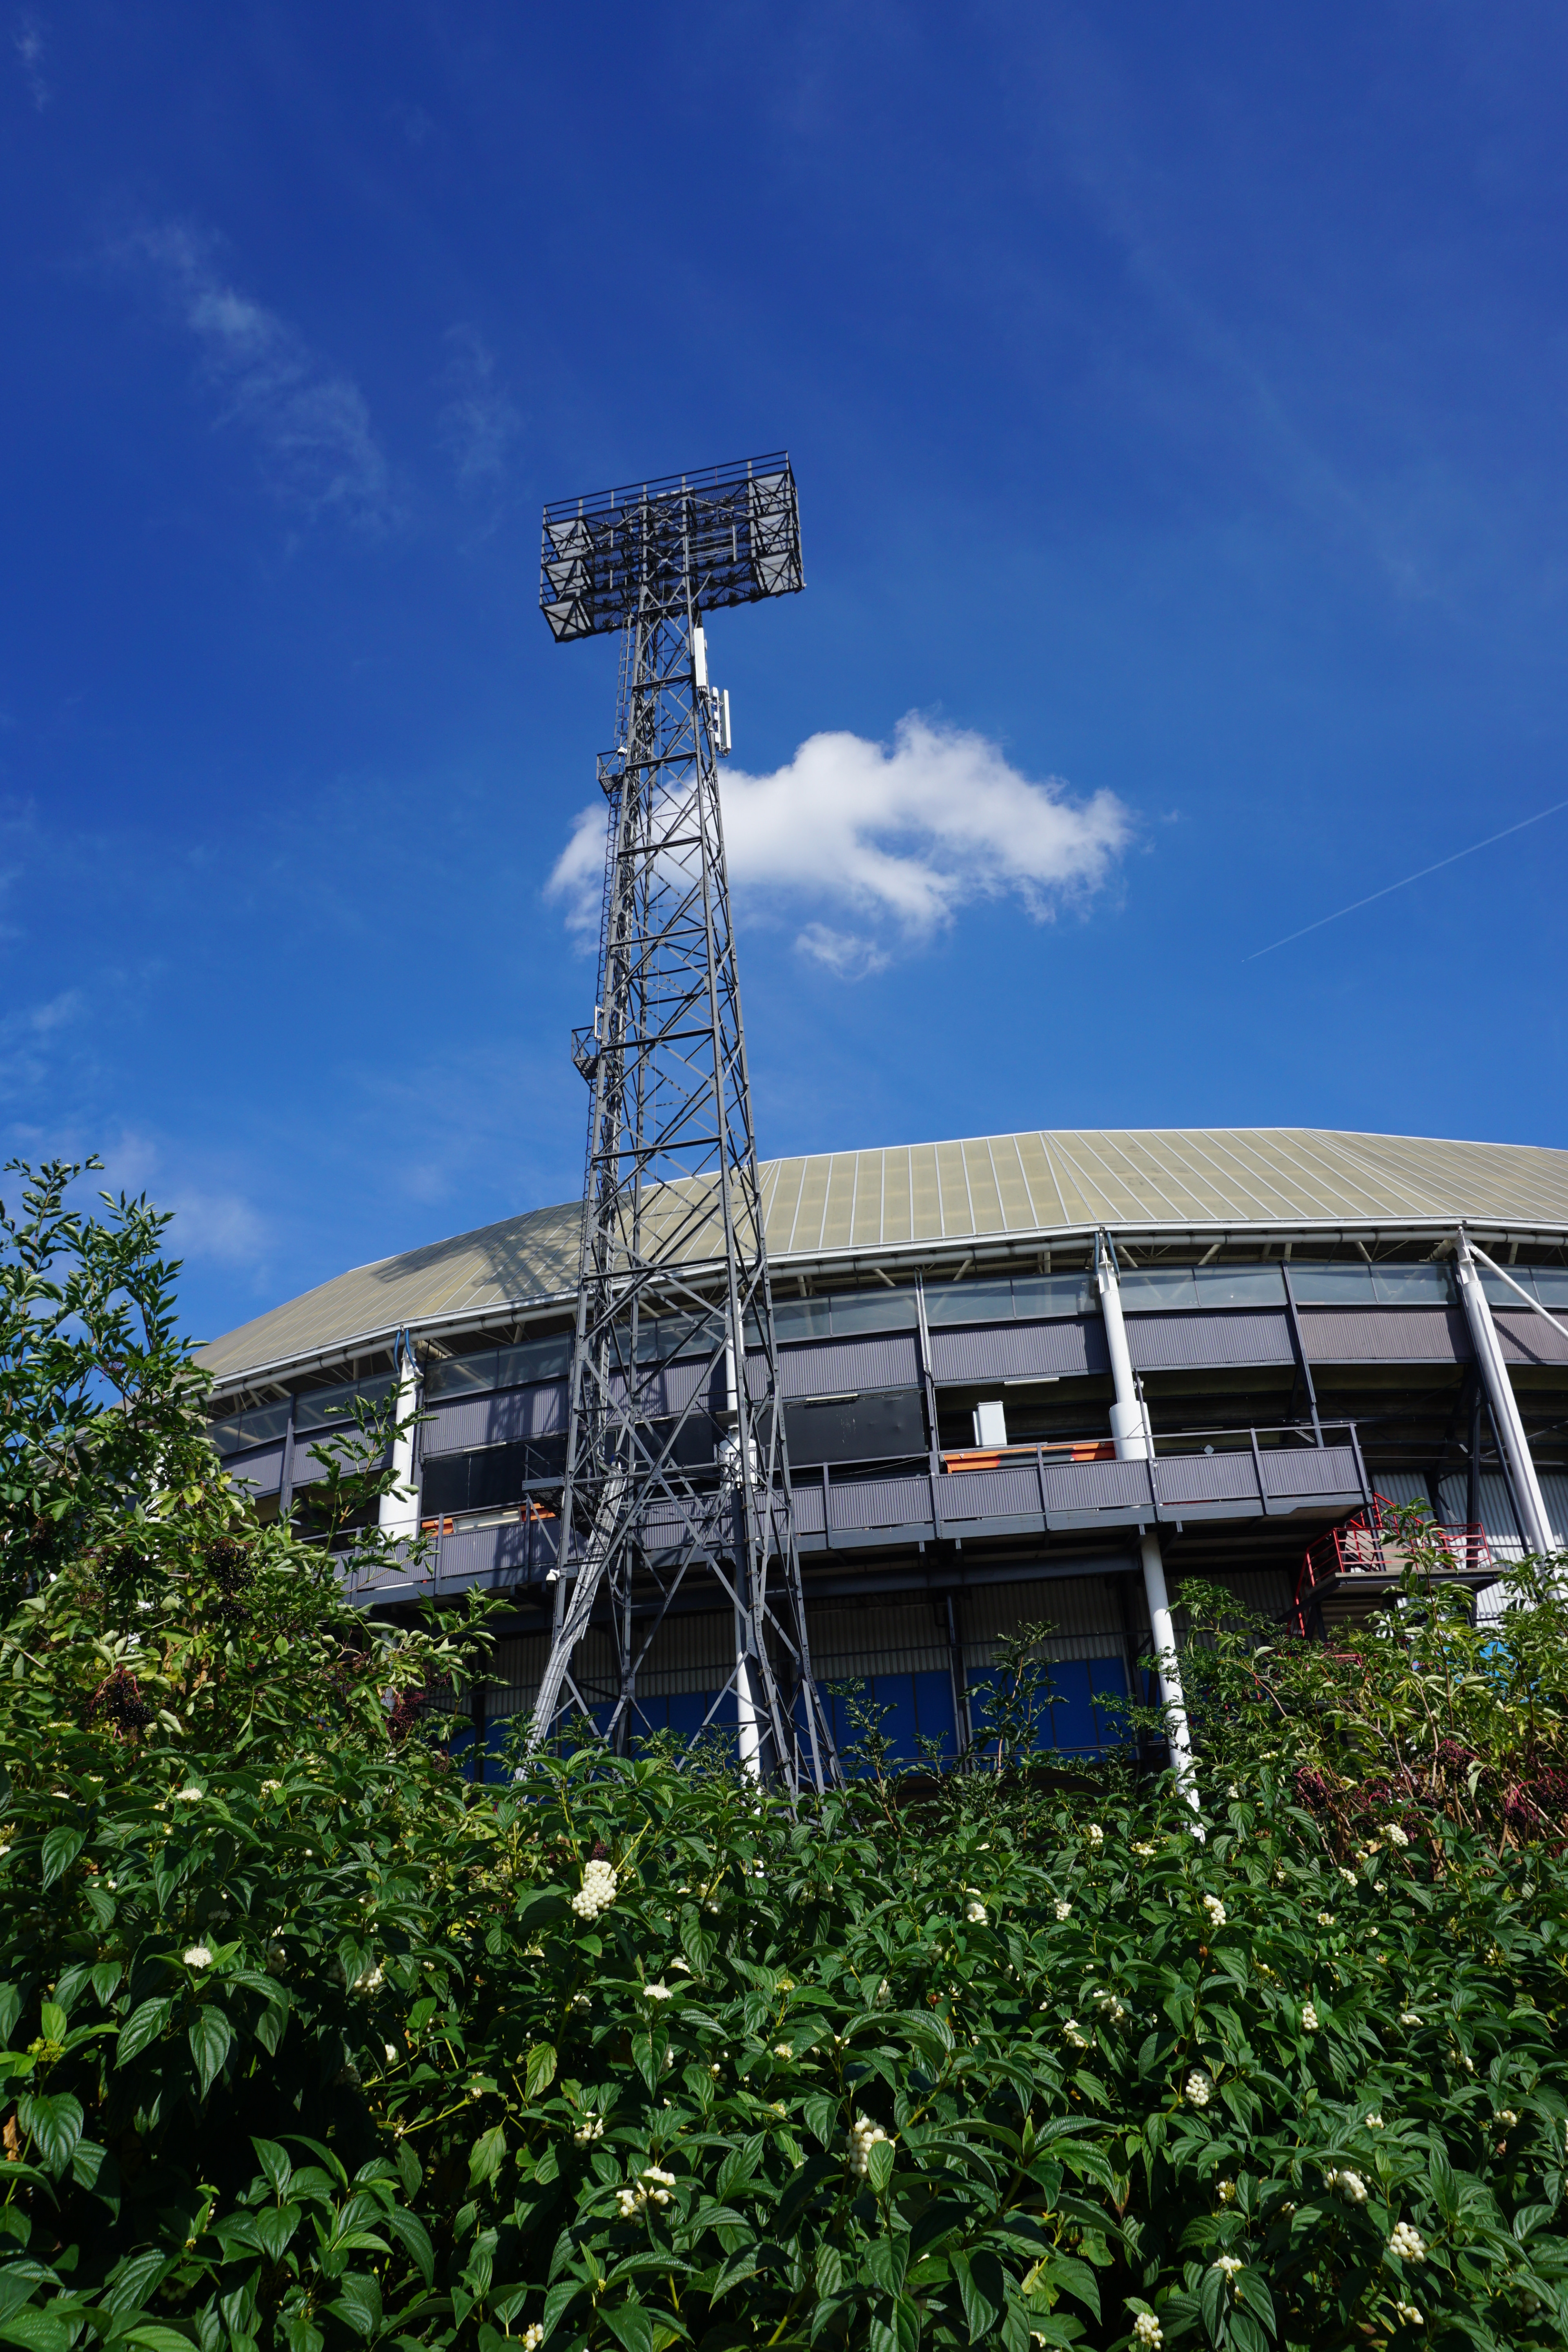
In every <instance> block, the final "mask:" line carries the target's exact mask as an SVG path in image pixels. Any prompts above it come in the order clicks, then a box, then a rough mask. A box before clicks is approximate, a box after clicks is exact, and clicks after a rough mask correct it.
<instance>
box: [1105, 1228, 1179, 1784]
mask: <svg viewBox="0 0 1568 2352" xmlns="http://www.w3.org/2000/svg"><path fill="white" fill-rule="evenodd" d="M1094 1255H1095V1279H1096V1281H1097V1283H1098V1284H1099V1286H1100V1315H1101V1317H1102V1318H1103V1319H1104V1323H1105V1344H1106V1347H1107V1349H1109V1351H1110V1377H1111V1379H1112V1381H1114V1382H1115V1384H1116V1402H1115V1403H1114V1404H1113V1405H1112V1406H1111V1408H1110V1434H1111V1436H1112V1437H1113V1438H1114V1439H1115V1441H1116V1455H1117V1459H1118V1461H1121V1462H1147V1461H1148V1460H1149V1459H1150V1457H1151V1456H1152V1454H1153V1451H1154V1444H1153V1433H1152V1430H1151V1429H1150V1426H1149V1415H1148V1412H1147V1410H1146V1408H1145V1406H1144V1403H1143V1400H1142V1396H1141V1395H1140V1394H1139V1392H1138V1382H1137V1381H1136V1379H1135V1378H1134V1375H1133V1370H1132V1358H1131V1352H1130V1351H1129V1349H1128V1346H1127V1326H1126V1324H1125V1323H1124V1322H1123V1320H1122V1318H1121V1285H1120V1283H1119V1282H1118V1281H1117V1278H1116V1260H1115V1258H1114V1256H1113V1255H1111V1249H1110V1238H1109V1236H1108V1235H1106V1234H1097V1235H1096V1236H1095V1252H1094ZM1139 1549H1140V1551H1141V1553H1142V1563H1143V1591H1144V1595H1145V1598H1146V1599H1147V1601H1148V1603H1149V1624H1150V1629H1151V1631H1152V1633H1153V1636H1154V1655H1155V1660H1156V1664H1157V1668H1158V1672H1159V1676H1160V1705H1161V1706H1163V1709H1164V1710H1165V1721H1166V1725H1167V1727H1168V1730H1169V1735H1170V1742H1171V1762H1172V1764H1173V1767H1174V1769H1175V1774H1176V1778H1177V1780H1178V1781H1179V1782H1180V1783H1181V1787H1182V1790H1183V1793H1184V1796H1185V1797H1186V1799H1187V1801H1188V1802H1189V1803H1190V1804H1193V1805H1196V1803H1197V1801H1198V1797H1197V1782H1196V1776H1195V1774H1194V1769H1193V1743H1192V1738H1191V1735H1190V1733H1189V1731H1188V1729H1187V1708H1186V1701H1185V1700H1184V1697H1183V1696H1182V1674H1181V1667H1180V1665H1179V1664H1178V1663H1177V1657H1176V1629H1175V1626H1174V1624H1173V1622H1172V1618H1171V1597H1170V1594H1169V1593H1168V1591H1166V1589H1165V1563H1164V1560H1163V1558H1162V1556H1161V1552H1160V1538H1159V1536H1158V1535H1157V1533H1156V1532H1155V1531H1154V1529H1153V1528H1145V1529H1144V1531H1143V1534H1142V1537H1141V1538H1140V1540H1139Z"/></svg>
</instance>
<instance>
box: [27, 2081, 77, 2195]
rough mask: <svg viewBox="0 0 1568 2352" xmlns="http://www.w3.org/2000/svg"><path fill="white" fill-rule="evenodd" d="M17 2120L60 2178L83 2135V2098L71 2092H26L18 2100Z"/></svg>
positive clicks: (45, 2163)
mask: <svg viewBox="0 0 1568 2352" xmlns="http://www.w3.org/2000/svg"><path fill="white" fill-rule="evenodd" d="M16 2121H17V2122H18V2124H19V2125H20V2126H21V2127H22V2129H23V2131H24V2132H28V2133H31V2135H32V2137H33V2138H34V2140H35V2141H36V2142H37V2149H38V2154H39V2156H40V2158H42V2159H43V2162H44V2165H45V2167H46V2168H47V2170H48V2171H50V2172H52V2173H53V2174H54V2176H55V2178H56V2179H58V2178H59V2176H60V2174H61V2173H62V2172H64V2170H65V2169H66V2167H67V2166H68V2164H69V2162H70V2160H71V2158H72V2157H73V2156H74V2155H75V2153H76V2144H77V2142H78V2140H79V2138H80V2137H81V2123H82V2116H81V2101H80V2100H79V2099H73V2098H72V2097H71V2095H70V2094H69V2092H68V2091H62V2092H57V2093H56V2094H54V2095H52V2096H51V2095H47V2094H46V2093H44V2092H42V2091H38V2092H33V2093H30V2094H29V2093H24V2094H23V2095H22V2097H21V2098H19V2099H18V2100H17V2102H16Z"/></svg>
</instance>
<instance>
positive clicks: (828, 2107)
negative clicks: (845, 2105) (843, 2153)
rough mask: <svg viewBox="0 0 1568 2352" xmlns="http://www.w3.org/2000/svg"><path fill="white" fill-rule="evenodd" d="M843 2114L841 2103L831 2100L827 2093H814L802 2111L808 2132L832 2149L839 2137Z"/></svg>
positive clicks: (824, 2145)
mask: <svg viewBox="0 0 1568 2352" xmlns="http://www.w3.org/2000/svg"><path fill="white" fill-rule="evenodd" d="M841 2112H842V2109H841V2105H840V2102H839V2101H838V2100H837V2099H834V2098H830V2097H829V2096H828V2095H827V2093H826V2091H815V2092H813V2094H812V2095H811V2097H810V2098H809V2099H807V2101H806V2103H805V2106H804V2107H803V2108H802V2110H801V2113H802V2115H803V2116H805V2127H806V2130H807V2131H808V2132H810V2133H812V2134H813V2135H814V2137H816V2138H817V2139H819V2140H820V2141H821V2142H822V2145H823V2147H832V2145H833V2143H834V2141H835V2140H836V2139H837V2137H838V2118H839V2115H840V2113H841Z"/></svg>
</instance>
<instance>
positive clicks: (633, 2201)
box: [616, 2164, 675, 2221]
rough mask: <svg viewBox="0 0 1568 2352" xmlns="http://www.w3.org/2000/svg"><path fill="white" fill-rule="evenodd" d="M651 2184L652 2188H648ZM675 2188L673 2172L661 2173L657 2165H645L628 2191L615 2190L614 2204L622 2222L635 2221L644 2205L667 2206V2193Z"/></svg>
mask: <svg viewBox="0 0 1568 2352" xmlns="http://www.w3.org/2000/svg"><path fill="white" fill-rule="evenodd" d="M649 2181H651V2182H652V2183H653V2186H652V2188H651V2189H650V2188H649V2186H648V2183H649ZM674 2186H675V2175H674V2173H673V2172H661V2171H660V2170H659V2168H658V2165H657V2164H650V2165H647V2167H646V2168H644V2170H643V2172H642V2173H641V2175H640V2176H639V2178H638V2179H637V2180H636V2181H634V2182H633V2184H632V2186H631V2187H630V2188H629V2189H616V2204H617V2205H618V2206H619V2208H620V2214H621V2219H622V2221H636V2220H637V2215H638V2214H639V2213H640V2212H641V2211H642V2210H643V2208H644V2206H645V2205H668V2202H669V2192H670V2190H671V2189H673V2188H674Z"/></svg>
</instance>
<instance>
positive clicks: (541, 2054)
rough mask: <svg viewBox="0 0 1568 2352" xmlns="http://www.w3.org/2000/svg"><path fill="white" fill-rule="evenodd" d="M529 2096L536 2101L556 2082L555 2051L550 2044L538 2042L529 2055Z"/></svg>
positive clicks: (527, 2078) (527, 2077)
mask: <svg viewBox="0 0 1568 2352" xmlns="http://www.w3.org/2000/svg"><path fill="white" fill-rule="evenodd" d="M526 2080H527V2085H528V2095H529V2097H530V2098H531V2099H536V2098H537V2097H538V2096H539V2094H540V2093H541V2091H547V2090H548V2089H549V2087H550V2085H551V2084H552V2082H553V2081H554V2080H555V2049H554V2044H553V2043H552V2042H535V2043H534V2045H533V2047H532V2049H531V2051H530V2052H529V2053H528V2072H527V2076H526Z"/></svg>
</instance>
